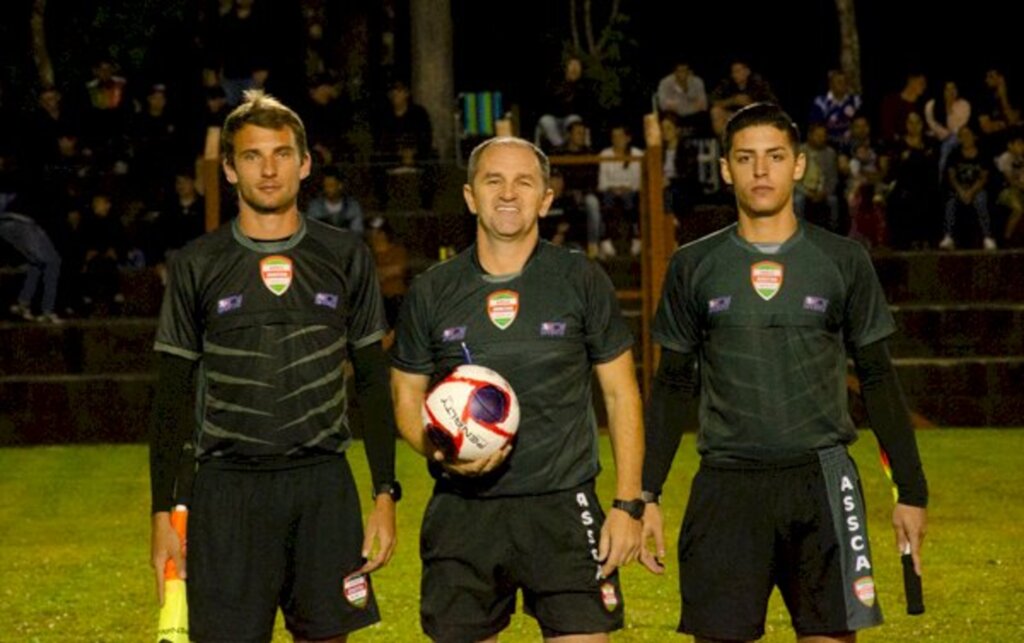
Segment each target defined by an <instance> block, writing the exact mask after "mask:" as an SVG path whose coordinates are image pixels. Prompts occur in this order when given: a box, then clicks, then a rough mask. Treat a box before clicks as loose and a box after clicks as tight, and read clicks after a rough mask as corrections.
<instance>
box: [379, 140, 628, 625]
mask: <svg viewBox="0 0 1024 643" xmlns="http://www.w3.org/2000/svg"><path fill="white" fill-rule="evenodd" d="M549 176H550V166H549V164H548V160H547V157H546V156H545V155H544V153H543V152H541V151H540V150H539V149H537V148H536V147H535V146H533V145H531V144H530V143H528V142H526V141H524V140H522V139H516V138H495V139H490V140H488V141H485V142H484V143H482V144H480V145H479V146H478V147H477V148H476V149H475V150H474V151H473V153H472V155H471V156H470V160H469V177H468V184H467V185H466V186H465V187H464V190H463V191H464V195H465V199H466V203H467V205H468V206H469V209H470V211H471V212H472V213H473V214H475V215H476V217H477V236H476V243H475V244H474V245H473V246H471V247H470V248H468V249H467V250H465V251H464V252H462V253H461V254H459V255H457V256H456V257H455V258H453V259H451V260H449V261H447V262H445V263H443V264H440V265H437V266H435V267H433V268H431V269H430V270H429V271H427V272H426V273H424V274H422V275H420V276H419V277H417V278H416V280H415V281H414V283H413V285H412V288H411V289H410V290H409V293H408V295H407V296H406V299H405V302H404V304H403V308H402V311H401V313H400V315H399V321H398V324H397V329H396V340H395V345H394V348H393V349H392V365H393V369H392V391H393V395H394V398H395V405H396V416H397V418H398V426H399V430H400V431H401V433H402V435H403V437H404V438H405V439H406V440H408V441H409V443H410V444H411V445H412V446H413V448H415V449H416V450H417V451H419V452H420V453H422V454H424V455H425V456H427V458H428V459H429V460H430V461H431V467H430V468H431V472H432V473H433V475H434V477H435V478H436V480H437V481H436V486H435V488H434V495H433V497H432V498H431V500H430V504H429V505H428V507H427V509H426V512H425V514H424V517H423V530H422V536H421V542H420V553H421V557H422V559H423V577H422V584H421V588H422V589H421V606H420V614H421V622H422V625H423V629H424V631H425V632H426V633H427V635H428V636H430V637H431V638H432V639H434V640H438V641H445V642H471V641H483V640H493V638H496V637H497V635H498V633H499V632H500V631H501V630H503V629H504V628H505V627H506V626H507V625H508V623H509V618H510V616H511V614H512V613H513V611H514V610H515V603H516V594H517V592H518V591H519V590H522V592H523V602H524V605H525V608H526V611H527V612H528V613H530V614H532V615H533V616H534V617H535V618H536V619H537V621H538V622H539V624H540V629H541V632H542V634H543V636H544V638H545V639H548V640H555V641H557V640H559V639H561V638H563V637H566V636H573V637H574V638H573V639H572V640H573V641H579V642H583V641H605V640H607V637H608V634H607V633H608V632H610V631H612V630H615V629H618V628H621V627H622V617H623V602H622V592H621V589H620V587H619V578H618V574H617V572H616V569H617V568H618V567H619V566H621V565H624V564H626V563H628V562H630V561H632V560H634V559H635V558H636V556H637V554H638V552H639V544H640V527H641V525H640V518H641V517H642V515H643V501H642V500H641V499H640V465H641V462H642V459H643V434H642V428H641V424H640V398H639V394H638V389H637V384H636V378H635V375H634V366H633V357H632V352H631V349H632V344H633V339H632V337H631V335H630V333H629V330H628V328H627V327H626V325H625V323H624V321H623V319H622V316H621V314H620V312H619V308H618V303H617V300H616V298H615V292H614V290H613V289H612V286H611V282H610V281H609V279H608V277H607V276H606V275H605V274H604V273H603V272H602V271H601V269H600V268H599V267H598V266H597V265H596V264H594V263H593V262H591V261H590V260H588V259H587V258H586V256H585V255H583V254H580V253H576V252H570V251H568V250H564V249H562V248H558V247H556V246H553V245H551V244H548V243H546V242H544V241H540V240H539V237H538V233H537V220H538V218H540V217H542V216H544V215H545V214H546V213H547V210H548V208H549V207H550V206H551V200H552V197H553V194H552V192H551V189H550V188H549V187H548V179H549ZM463 344H465V346H466V347H467V348H468V350H469V352H470V354H471V356H472V360H473V362H474V363H475V364H479V365H481V366H486V367H489V368H492V369H494V370H495V371H497V372H498V373H500V374H501V375H503V376H504V377H505V378H506V379H507V380H508V381H509V383H510V384H511V385H512V388H513V389H514V390H515V391H516V394H517V396H518V398H519V403H520V411H521V415H520V417H521V420H520V424H519V431H518V434H517V440H516V442H515V445H514V447H506V448H505V449H504V450H502V451H499V452H498V453H496V454H494V455H493V456H491V457H489V458H486V459H483V460H479V461H474V462H456V463H441V462H440V459H441V454H440V453H437V452H435V447H434V446H433V445H432V444H431V443H430V442H429V441H428V439H427V437H426V434H425V432H424V430H423V423H422V421H421V419H420V408H421V406H422V404H423V399H424V395H425V393H426V391H427V388H428V385H429V384H430V382H431V380H432V379H436V378H438V377H441V376H443V375H444V374H446V373H447V372H449V371H450V370H451V369H452V368H454V367H455V366H457V365H459V364H460V363H464V354H463V349H462V345H463ZM594 373H596V374H597V381H598V382H599V384H600V387H601V392H602V393H603V396H604V400H605V404H606V406H607V408H608V417H609V431H610V433H611V441H612V448H613V450H614V452H615V464H616V499H615V501H614V502H613V503H612V507H613V508H612V509H611V510H610V511H609V513H608V514H607V517H606V516H605V513H604V512H603V511H602V507H601V504H600V503H599V501H598V499H597V497H596V496H595V493H594V478H595V477H596V476H597V474H598V472H599V460H598V453H597V447H598V444H597V423H596V420H595V416H594V411H593V408H592V404H591V381H592V377H593V374H594Z"/></svg>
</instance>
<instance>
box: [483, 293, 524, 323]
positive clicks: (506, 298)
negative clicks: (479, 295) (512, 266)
mask: <svg viewBox="0 0 1024 643" xmlns="http://www.w3.org/2000/svg"><path fill="white" fill-rule="evenodd" d="M518 314H519V293H517V292H516V291H514V290H497V291H495V292H492V293H491V294H490V295H488V296H487V316H488V317H490V318H491V323H492V324H494V325H495V326H497V327H498V328H499V329H500V330H505V329H506V328H508V327H509V326H511V325H512V322H514V321H515V320H516V315H518Z"/></svg>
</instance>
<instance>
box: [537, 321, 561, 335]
mask: <svg viewBox="0 0 1024 643" xmlns="http://www.w3.org/2000/svg"><path fill="white" fill-rule="evenodd" d="M540 336H541V337H565V322H553V321H551V322H542V323H541V325H540Z"/></svg>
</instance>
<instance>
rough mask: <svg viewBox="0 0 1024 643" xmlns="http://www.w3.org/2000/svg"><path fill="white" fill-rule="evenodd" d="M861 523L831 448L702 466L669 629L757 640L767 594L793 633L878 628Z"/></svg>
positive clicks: (856, 483) (844, 468)
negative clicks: (775, 459) (775, 591)
mask: <svg viewBox="0 0 1024 643" xmlns="http://www.w3.org/2000/svg"><path fill="white" fill-rule="evenodd" d="M866 515H867V514H866V511H865V509H864V495H863V493H861V486H860V477H859V475H858V473H857V467H856V465H855V464H854V462H853V460H851V459H850V457H849V455H847V453H846V449H845V448H844V447H841V446H840V447H833V448H830V449H825V450H822V451H820V452H818V453H817V454H812V455H810V456H808V457H806V458H802V459H798V460H796V461H794V462H791V463H789V464H786V465H779V464H776V465H772V466H767V465H721V464H711V463H708V462H703V463H702V464H701V467H700V470H699V471H698V472H697V476H696V477H695V478H694V480H693V487H692V490H691V493H690V501H689V504H688V505H687V507H686V517H685V518H684V519H683V529H682V532H681V533H680V536H679V575H680V578H679V589H680V593H681V595H682V617H681V619H680V624H679V631H680V632H686V633H689V634H694V635H697V636H701V637H705V638H714V639H726V640H744V641H749V640H754V639H757V638H760V637H761V636H762V635H763V634H764V621H765V612H766V610H767V606H768V598H769V596H770V595H771V592H772V588H773V587H774V586H777V587H778V588H779V590H780V592H781V593H782V597H783V599H784V600H785V602H786V606H787V607H788V609H789V613H790V617H791V618H792V622H793V628H794V629H795V630H796V632H797V634H798V635H801V636H806V635H812V634H835V633H840V632H851V631H855V630H859V629H862V628H865V627H870V626H873V625H877V624H879V623H881V622H882V612H881V609H880V607H879V605H878V601H877V600H876V598H875V584H874V578H873V576H872V571H873V569H872V567H873V566H872V562H871V552H870V549H869V547H868V532H867V521H866Z"/></svg>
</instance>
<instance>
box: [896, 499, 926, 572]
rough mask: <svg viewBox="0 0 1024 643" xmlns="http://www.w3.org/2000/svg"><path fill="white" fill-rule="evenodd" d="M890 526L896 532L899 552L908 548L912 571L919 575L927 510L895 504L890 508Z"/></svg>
mask: <svg viewBox="0 0 1024 643" xmlns="http://www.w3.org/2000/svg"><path fill="white" fill-rule="evenodd" d="M892 528H893V530H894V531H895V532H896V546H897V547H898V548H899V550H900V553H903V552H905V551H907V548H908V547H909V549H910V554H911V556H912V557H913V559H914V571H915V572H916V573H917V575H918V576H920V575H921V545H922V544H923V543H924V536H925V534H926V533H927V532H928V510H927V509H925V508H924V507H914V506H912V505H901V504H897V505H896V507H895V508H894V509H893V510H892Z"/></svg>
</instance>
